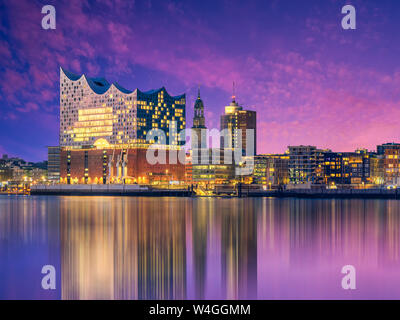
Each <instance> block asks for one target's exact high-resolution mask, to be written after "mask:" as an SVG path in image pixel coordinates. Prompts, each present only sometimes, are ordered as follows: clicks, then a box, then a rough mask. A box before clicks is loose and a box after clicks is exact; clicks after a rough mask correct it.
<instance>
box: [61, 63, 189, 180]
mask: <svg viewBox="0 0 400 320" xmlns="http://www.w3.org/2000/svg"><path fill="white" fill-rule="evenodd" d="M185 106H186V98H185V95H184V94H182V95H179V96H171V95H169V94H168V92H167V91H166V89H165V88H164V87H162V88H160V89H158V90H151V91H146V92H143V91H140V90H139V89H136V90H134V91H130V90H127V89H125V88H123V87H121V86H120V85H119V84H118V83H113V84H110V83H109V82H108V81H107V80H106V79H104V78H89V77H86V76H85V75H75V74H73V73H70V72H68V71H66V70H64V69H62V68H61V69H60V147H61V152H60V176H61V181H62V182H63V183H110V182H115V183H151V182H152V181H155V180H157V181H158V182H159V181H171V180H173V181H183V180H184V179H185V178H184V176H185V168H184V164H182V163H180V162H179V161H177V162H175V163H171V164H169V163H166V164H160V163H156V164H152V163H149V162H148V161H147V156H146V151H147V150H148V147H149V146H150V145H151V144H153V143H158V144H160V145H161V146H160V148H162V149H165V150H166V159H170V158H169V156H170V153H171V152H176V151H178V150H180V149H181V148H182V145H184V144H185V141H179V139H178V134H179V132H180V131H181V130H183V129H185V128H186V115H185V113H186V110H185ZM153 129H154V130H157V129H159V130H158V131H159V132H158V133H155V132H154V131H152V130H153ZM160 130H161V131H160ZM149 132H151V133H152V134H154V133H155V135H154V136H149V140H147V137H148V134H149ZM167 161H168V160H167Z"/></svg>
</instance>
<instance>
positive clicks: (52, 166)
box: [47, 147, 60, 183]
mask: <svg viewBox="0 0 400 320" xmlns="http://www.w3.org/2000/svg"><path fill="white" fill-rule="evenodd" d="M47 179H48V180H49V181H50V182H52V183H59V182H60V147H47Z"/></svg>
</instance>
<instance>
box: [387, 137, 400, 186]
mask: <svg viewBox="0 0 400 320" xmlns="http://www.w3.org/2000/svg"><path fill="white" fill-rule="evenodd" d="M383 152H384V154H383V167H384V172H385V184H387V185H394V186H400V144H391V145H390V146H388V145H386V146H385V148H384V150H383Z"/></svg>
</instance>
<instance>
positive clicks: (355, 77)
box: [0, 0, 400, 161]
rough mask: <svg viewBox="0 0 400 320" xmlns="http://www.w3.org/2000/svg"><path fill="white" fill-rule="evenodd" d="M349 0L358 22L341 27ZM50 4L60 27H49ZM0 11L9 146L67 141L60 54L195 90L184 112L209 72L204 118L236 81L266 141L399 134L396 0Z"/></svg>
mask: <svg viewBox="0 0 400 320" xmlns="http://www.w3.org/2000/svg"><path fill="white" fill-rule="evenodd" d="M348 3H351V4H353V5H354V6H355V7H356V10H357V30H347V31H345V30H343V29H342V28H341V19H342V17H343V15H342V14H341V8H342V6H343V5H344V4H348ZM45 4H53V5H54V6H55V8H56V11H57V29H56V30H43V29H42V28H41V19H42V17H43V15H42V14H41V8H42V6H43V5H45ZM0 17H1V24H0V61H1V62H0V77H1V79H2V80H1V82H0V153H4V152H7V153H9V154H11V155H18V156H21V157H24V158H26V159H27V160H33V161H39V160H43V159H46V158H47V155H46V153H47V151H46V146H47V145H56V144H57V143H58V112H59V102H58V99H59V89H58V86H59V83H58V79H59V67H60V66H62V67H64V68H66V69H68V70H70V71H71V72H74V73H85V74H87V75H89V76H105V77H106V78H107V79H108V80H109V81H110V82H112V81H118V82H119V83H120V84H121V85H123V86H124V87H126V88H128V89H134V88H140V89H142V90H149V89H154V88H159V87H161V86H163V85H164V86H165V87H166V88H167V90H168V91H169V92H170V93H171V94H173V95H177V94H181V93H186V94H187V114H186V116H187V119H188V126H191V125H192V121H191V119H192V114H193V112H192V108H193V102H194V99H195V96H196V92H197V86H198V84H200V85H201V92H202V98H203V101H204V103H205V108H206V117H207V118H206V122H207V126H208V127H209V128H215V127H216V128H218V127H219V116H220V114H221V113H222V112H223V108H224V106H225V105H226V104H228V103H229V101H230V96H231V91H232V82H233V81H235V82H236V83H237V97H238V101H239V103H241V104H242V105H243V106H244V107H245V108H249V109H253V110H256V111H257V117H258V123H257V126H258V133H257V135H258V151H259V153H263V152H283V151H284V150H285V149H286V147H287V146H288V145H294V144H312V145H316V146H318V147H324V148H331V149H333V150H334V151H351V150H354V149H355V148H358V147H365V148H368V149H375V147H376V145H377V144H379V143H383V142H388V141H397V140H398V135H399V134H398V133H399V124H400V104H399V101H400V63H399V61H400V59H399V57H400V37H399V35H398V32H399V31H400V2H399V1H397V0H392V1H390V0H380V1H368V0H362V1H361V0H351V1H334V0H322V1H321V0H307V1H299V0H271V1H265V0H263V1H218V0H214V1H204V0H202V1H197V0H196V1H194V0H193V1H168V0H164V1H154V0H135V1H128V0H126V1H125V0H124V1H122V0H118V1H105V0H97V1H84V0H69V1H61V0H59V1H50V0H46V1H34V0H18V1H13V0H3V1H1V2H0Z"/></svg>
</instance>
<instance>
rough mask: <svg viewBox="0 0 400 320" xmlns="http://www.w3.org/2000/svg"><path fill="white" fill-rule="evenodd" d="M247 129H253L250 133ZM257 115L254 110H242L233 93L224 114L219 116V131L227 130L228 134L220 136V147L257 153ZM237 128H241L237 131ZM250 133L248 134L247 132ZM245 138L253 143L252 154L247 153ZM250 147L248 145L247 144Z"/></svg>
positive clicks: (243, 152) (244, 152) (245, 152)
mask: <svg viewBox="0 0 400 320" xmlns="http://www.w3.org/2000/svg"><path fill="white" fill-rule="evenodd" d="M247 129H249V130H253V131H252V133H251V131H250V132H247ZM256 129H257V115H256V112H255V111H249V110H243V108H242V107H241V106H240V105H239V104H238V103H237V102H236V97H235V95H233V96H232V102H231V103H230V105H229V106H226V107H225V114H223V115H222V116H221V131H223V130H227V131H228V136H225V137H224V136H221V148H222V149H224V148H232V149H236V150H237V149H238V148H239V149H241V152H242V155H248V156H254V155H256V154H257V134H256V131H257V130H256ZM237 130H241V133H240V131H237ZM248 133H250V136H248V135H247V134H248ZM247 140H249V142H250V143H252V144H253V146H252V147H253V150H252V154H247ZM249 147H250V146H249Z"/></svg>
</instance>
